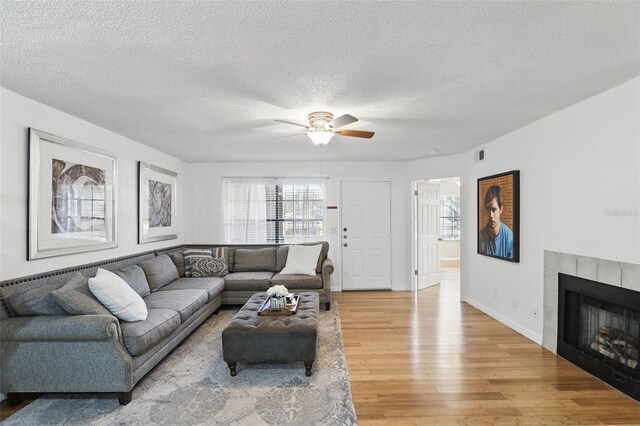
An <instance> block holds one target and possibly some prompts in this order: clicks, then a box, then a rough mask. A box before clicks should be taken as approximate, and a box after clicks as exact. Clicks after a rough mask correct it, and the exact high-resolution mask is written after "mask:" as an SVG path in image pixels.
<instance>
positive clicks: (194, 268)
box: [191, 257, 229, 278]
mask: <svg viewBox="0 0 640 426" xmlns="http://www.w3.org/2000/svg"><path fill="white" fill-rule="evenodd" d="M228 274H229V270H228V269H227V262H226V260H225V259H223V258H221V257H217V258H214V257H209V258H205V257H200V258H197V259H193V260H192V263H191V276H192V277H195V278H200V277H224V276H225V275H228Z"/></svg>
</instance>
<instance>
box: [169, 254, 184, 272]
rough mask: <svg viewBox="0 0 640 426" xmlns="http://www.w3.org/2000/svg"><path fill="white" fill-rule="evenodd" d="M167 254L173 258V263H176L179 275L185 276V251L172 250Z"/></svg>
mask: <svg viewBox="0 0 640 426" xmlns="http://www.w3.org/2000/svg"><path fill="white" fill-rule="evenodd" d="M167 256H169V259H171V261H172V262H173V264H174V265H176V269H178V275H180V278H182V277H184V276H185V270H184V253H183V252H182V250H177V251H172V252H170V253H167Z"/></svg>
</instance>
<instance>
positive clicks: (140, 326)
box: [0, 242, 333, 404]
mask: <svg viewBox="0 0 640 426" xmlns="http://www.w3.org/2000/svg"><path fill="white" fill-rule="evenodd" d="M322 245H323V248H322V251H321V254H320V256H319V259H318V266H317V269H316V276H315V277H312V276H304V275H281V274H279V271H281V270H282V269H283V268H284V265H285V263H286V254H287V250H288V248H287V247H285V246H276V245H271V246H269V245H235V246H228V247H229V249H228V250H227V263H228V265H229V270H230V273H229V275H227V276H225V277H224V278H217V277H205V278H192V277H185V267H184V256H183V251H184V249H185V248H187V246H179V247H172V248H169V249H165V250H160V251H155V252H146V253H140V254H136V255H132V256H126V257H121V258H117V259H111V260H106V261H104V262H97V263H92V264H88V265H82V266H77V267H73V268H67V269H63V270H58V271H52V272H49V273H43V274H38V275H33V276H29V277H22V278H18V279H12V280H7V281H4V282H0V305H1V307H0V392H2V393H3V394H5V395H6V397H7V399H8V400H9V403H10V404H11V403H15V402H18V401H19V400H20V399H21V397H22V396H23V394H25V393H44V392H56V393H57V392H73V393H76V392H91V393H97V392H109V393H117V394H118V398H119V400H120V403H121V404H127V403H128V402H129V401H130V400H131V392H132V389H133V387H134V386H135V384H136V383H137V382H138V381H139V380H140V379H142V377H144V375H145V374H147V373H148V372H149V371H150V370H151V369H152V368H153V367H154V366H156V365H157V364H158V363H159V362H160V361H161V360H162V359H163V358H164V357H165V356H166V355H167V354H168V353H169V352H171V350H173V349H174V348H175V347H176V346H178V344H179V343H180V342H182V340H184V339H185V338H186V337H187V336H188V335H189V334H190V333H191V332H192V331H193V330H194V329H195V328H197V327H198V326H199V325H200V324H202V323H203V322H204V321H205V320H206V319H207V318H208V317H209V316H210V315H211V314H213V313H214V312H216V311H217V310H218V308H219V307H220V306H221V305H222V304H223V303H224V304H243V303H245V302H246V301H247V300H248V299H249V298H250V297H251V296H252V295H253V294H254V293H256V292H259V291H264V290H266V289H267V288H269V286H271V285H275V284H284V285H285V286H286V287H287V288H288V289H289V290H291V291H315V292H317V293H318V295H319V296H320V301H321V303H324V304H325V307H326V309H329V308H330V304H331V287H330V285H331V284H330V275H331V273H332V272H333V265H332V263H331V260H329V259H328V258H327V252H328V244H327V243H326V242H323V243H322ZM188 247H197V248H215V247H222V246H220V245H209V246H204V245H200V246H188ZM98 268H103V269H107V270H110V271H113V272H115V273H116V274H118V275H119V276H120V277H122V278H123V279H124V280H125V281H126V282H127V283H128V284H129V285H130V286H131V287H132V288H133V289H134V290H135V291H136V292H137V293H138V294H139V295H140V296H142V298H143V300H144V301H145V304H146V305H147V309H148V312H149V314H148V317H147V319H146V320H145V321H137V322H123V321H119V320H118V319H117V318H116V317H114V316H112V315H108V314H95V315H68V314H66V312H64V311H63V310H61V308H60V306H59V305H56V304H55V300H53V299H52V298H51V295H50V293H51V292H52V291H55V290H56V289H59V288H61V287H62V286H64V285H65V284H66V283H67V282H68V281H69V280H70V279H71V278H73V277H76V278H78V275H77V274H78V273H81V274H82V275H83V276H84V277H93V276H94V275H95V273H96V271H97V269H98ZM80 278H82V277H80ZM16 294H20V295H24V294H27V295H32V297H26V298H25V297H22V296H20V297H19V298H18V299H27V300H26V302H25V301H24V300H22V301H21V302H20V303H23V304H25V303H26V305H25V306H21V307H20V309H19V310H20V311H21V312H22V311H23V310H25V309H26V310H27V311H28V312H27V314H28V315H19V314H18V312H16V310H15V309H14V306H13V305H16V304H17V303H18V302H15V301H16V300H17V299H16V296H15V295H16ZM7 301H9V302H10V303H7ZM12 301H14V302H13V303H11V302H12ZM23 313H24V312H23Z"/></svg>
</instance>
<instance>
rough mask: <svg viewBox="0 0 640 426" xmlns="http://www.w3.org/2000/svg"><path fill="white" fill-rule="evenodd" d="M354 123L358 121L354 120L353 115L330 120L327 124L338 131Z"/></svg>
mask: <svg viewBox="0 0 640 426" xmlns="http://www.w3.org/2000/svg"><path fill="white" fill-rule="evenodd" d="M356 121H358V119H357V118H355V117H354V116H353V115H349V114H345V115H341V116H340V117H338V118H334V119H333V120H331V121H330V122H329V126H332V127H333V128H334V129H339V128H340V127H342V126H346V125H347V124H351V123H355V122H356Z"/></svg>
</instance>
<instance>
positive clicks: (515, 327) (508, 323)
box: [466, 298, 542, 345]
mask: <svg viewBox="0 0 640 426" xmlns="http://www.w3.org/2000/svg"><path fill="white" fill-rule="evenodd" d="M466 302H467V303H468V304H470V305H471V306H473V307H474V308H476V309H479V310H480V311H482V312H484V313H485V314H487V315H489V316H490V317H491V318H494V319H496V320H498V321H500V322H501V323H502V324H504V325H506V326H507V327H509V328H510V329H512V330H515V331H517V332H518V333H520V334H522V335H523V336H524V337H526V338H527V339H529V340H531V341H533V342H535V343H537V344H539V345H542V336H540V335H539V334H536V333H534V332H533V331H531V330H529V329H527V328H524V327H522V326H521V325H520V324H517V323H515V322H513V321H511V320H510V319H509V318H507V317H505V316H504V315H501V314H499V313H497V312H495V311H494V310H492V309H489V308H487V307H486V306H484V305H483V304H482V303H478V302H476V301H475V300H472V299H469V298H467V299H466Z"/></svg>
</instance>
